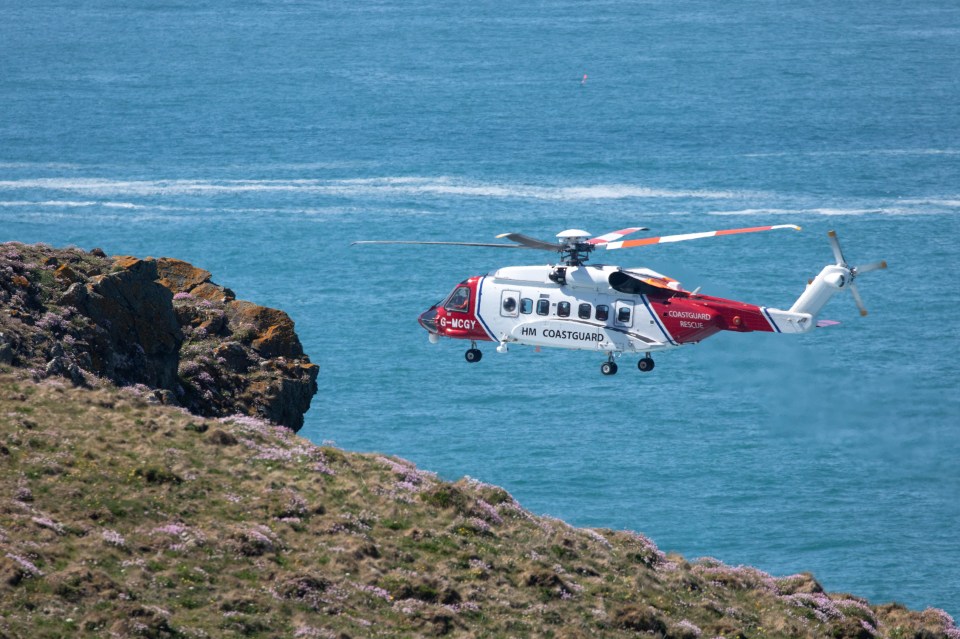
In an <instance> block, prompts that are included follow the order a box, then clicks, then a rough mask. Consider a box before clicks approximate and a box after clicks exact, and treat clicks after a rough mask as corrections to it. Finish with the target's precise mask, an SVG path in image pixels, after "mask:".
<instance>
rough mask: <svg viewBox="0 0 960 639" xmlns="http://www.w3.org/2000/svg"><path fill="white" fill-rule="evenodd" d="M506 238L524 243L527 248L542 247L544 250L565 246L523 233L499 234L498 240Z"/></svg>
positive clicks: (555, 249)
mask: <svg viewBox="0 0 960 639" xmlns="http://www.w3.org/2000/svg"><path fill="white" fill-rule="evenodd" d="M504 238H506V239H508V240H513V241H514V242H517V243H518V244H522V245H523V246H525V247H526V248H533V249H542V250H544V251H559V250H560V249H561V248H563V247H562V246H561V245H560V244H559V243H557V242H545V241H543V240H538V239H537V238H535V237H530V236H528V235H523V234H522V233H501V234H500V235H498V236H497V239H498V240H502V239H504Z"/></svg>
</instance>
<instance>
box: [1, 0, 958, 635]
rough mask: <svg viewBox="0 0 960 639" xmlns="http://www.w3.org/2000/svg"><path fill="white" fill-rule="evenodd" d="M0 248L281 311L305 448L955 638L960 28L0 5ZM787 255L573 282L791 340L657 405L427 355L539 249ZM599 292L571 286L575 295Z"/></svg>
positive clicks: (571, 362) (640, 12)
mask: <svg viewBox="0 0 960 639" xmlns="http://www.w3.org/2000/svg"><path fill="white" fill-rule="evenodd" d="M0 16H2V20H0V60H2V61H3V63H2V70H0V241H8V240H17V241H22V242H46V243H49V244H52V245H56V246H66V245H76V246H79V247H82V248H86V249H91V248H93V247H96V246H99V247H102V248H103V249H104V250H106V251H107V252H108V253H110V254H134V255H138V256H145V255H153V256H173V257H178V258H181V259H185V260H188V261H190V262H192V263H194V264H196V265H198V266H201V267H203V268H206V269H208V270H210V271H211V272H212V273H213V274H214V280H215V281H216V282H218V283H220V284H223V285H225V286H229V287H230V288H232V289H234V290H235V291H236V292H237V294H238V296H239V297H241V298H243V299H248V300H252V301H255V302H258V303H260V304H264V305H270V306H275V307H279V308H282V309H284V310H286V311H287V312H289V314H290V315H291V316H292V317H293V319H294V320H295V322H296V324H297V330H298V332H299V334H300V336H301V339H302V341H303V343H304V346H305V349H306V351H307V352H308V353H309V355H310V356H311V358H312V359H313V361H315V362H317V363H318V364H319V365H320V368H321V378H320V392H319V394H318V395H317V396H316V398H315V399H314V403H313V407H312V409H311V410H310V412H309V414H308V415H307V423H306V426H305V427H304V429H303V430H302V431H301V432H302V434H304V435H306V436H307V437H309V438H311V439H312V440H314V441H316V442H323V441H328V440H329V441H334V442H335V443H336V444H337V445H338V446H341V447H343V448H346V449H349V450H357V451H379V452H383V453H388V454H393V455H399V456H402V457H404V458H407V459H410V460H412V461H414V462H416V463H417V464H418V465H419V466H420V467H421V468H425V469H429V470H434V471H436V472H438V473H439V474H440V475H441V476H442V477H444V478H448V479H456V478H458V477H461V476H463V475H469V476H471V477H475V478H477V479H480V480H483V481H485V482H490V483H493V484H499V485H501V486H503V487H504V488H506V489H507V490H509V491H510V492H511V493H512V494H513V495H514V496H515V497H516V498H517V499H519V500H520V501H521V502H522V503H523V504H524V505H525V506H526V507H528V508H530V509H531V510H533V511H534V512H537V513H541V514H549V515H552V516H555V517H559V518H562V519H564V520H566V521H568V522H570V523H571V524H574V525H577V526H592V527H610V528H628V529H632V530H638V531H642V532H644V533H645V534H647V535H649V536H650V537H651V538H652V539H654V540H655V541H656V542H657V544H658V545H659V546H660V547H661V548H662V549H664V550H668V551H678V552H680V553H683V554H684V555H686V556H688V557H690V558H694V557H699V556H705V555H708V556H713V557H716V558H719V559H721V560H722V561H724V562H726V563H729V564H750V565H755V566H757V567H759V568H761V569H763V570H766V571H768V572H771V573H773V574H775V575H786V574H791V573H794V572H797V571H805V570H809V571H812V572H813V573H814V574H815V575H816V577H817V578H818V579H819V580H820V581H821V582H822V583H823V584H824V586H825V587H826V588H828V589H830V590H839V591H847V592H852V593H855V594H857V595H860V596H864V597H868V598H869V599H871V600H872V601H875V602H886V601H891V600H896V601H900V602H902V603H904V604H907V605H909V606H911V607H913V608H925V607H927V606H935V607H941V608H944V609H946V610H947V611H948V612H950V613H951V614H953V615H954V616H960V571H958V567H960V541H958V540H960V382H958V378H960V363H958V361H960V352H958V346H960V319H958V317H960V294H958V290H960V282H958V276H960V266H958V265H960V247H958V238H960V5H958V4H957V3H956V2H954V1H947V0H918V1H917V2H911V3H902V2H893V1H890V0H879V1H875V2H869V3H868V2H848V3H836V2H830V1H828V0H800V1H798V2H793V3H775V2H766V1H759V0H745V1H744V2H740V3H716V2H705V1H694V2H686V3H667V2H630V1H626V0H605V1H604V0H601V1H598V2H589V3H588V2H572V1H546V2H537V3H515V2H505V1H502V0H488V1H487V2H483V3H474V2H459V1H453V2H427V1H425V0H406V1H404V2H384V1H377V0H371V1H365V2H359V3H333V2H313V1H306V0H303V1H296V0H271V1H270V2H266V1H252V0H233V1H229V2H228V1H226V0H191V1H190V2H187V1H185V0H163V1H157V2H149V3H130V2H116V1H107V0H99V1H98V0H83V1H81V2H68V1H67V0H34V1H31V2H24V1H22V0H0ZM784 223H793V224H799V225H801V226H802V227H803V231H802V232H800V233H796V232H793V231H777V232H774V233H767V234H754V235H743V236H734V237H725V238H715V239H707V240H702V241H698V242H687V243H683V244H675V245H662V246H655V247H651V248H645V249H637V250H633V251H621V252H618V253H611V254H610V256H612V257H610V256H607V255H603V256H600V257H602V258H604V261H606V262H608V263H617V264H620V265H623V266H647V267H650V268H653V269H655V270H658V271H660V272H663V273H666V274H668V275H671V276H673V277H675V278H677V279H679V280H680V281H681V282H683V284H684V285H685V287H686V288H688V289H691V290H692V289H694V288H696V287H702V291H703V292H704V293H708V294H712V295H720V296H726V297H732V298H734V299H740V300H743V301H747V302H753V303H760V304H765V305H770V306H775V307H781V308H788V307H789V306H790V305H791V304H792V303H793V301H794V300H795V299H796V297H797V296H798V295H799V294H800V293H801V292H802V290H803V287H804V284H805V282H806V281H807V279H808V278H811V277H813V276H814V275H815V274H816V273H817V272H818V271H819V269H820V268H821V267H822V266H823V265H825V264H827V263H830V262H832V261H833V258H832V254H831V251H830V248H829V245H828V244H827V239H826V233H827V231H828V230H830V229H835V230H836V231H837V232H838V234H839V237H840V241H841V243H842V244H843V247H844V251H845V253H846V256H847V258H848V259H849V261H850V262H851V263H853V264H857V263H865V262H871V261H874V260H878V259H886V260H887V261H888V262H889V264H890V268H889V270H887V271H880V272H875V273H870V274H867V275H864V276H863V278H862V279H860V280H859V281H858V283H859V286H860V291H861V293H862V295H863V298H864V300H865V302H866V305H867V307H868V308H869V309H870V315H869V316H867V317H865V318H861V317H859V315H858V313H857V311H856V308H855V306H854V304H853V301H852V299H851V298H850V297H849V296H848V295H843V296H839V297H837V298H835V299H834V300H832V301H831V302H830V304H829V305H828V306H827V308H826V309H825V312H824V314H823V317H826V318H829V319H835V320H839V321H840V322H841V324H840V325H839V326H835V327H832V328H830V329H824V330H817V331H814V332H813V333H811V334H807V335H803V336H792V337H791V336H778V335H771V334H748V335H735V334H722V335H719V336H717V337H714V338H711V339H710V340H707V341H705V342H704V343H702V344H700V345H697V346H691V347H687V348H684V349H679V350H676V351H672V352H668V353H664V354H660V355H659V356H657V357H656V360H657V368H656V370H655V371H653V372H652V373H650V374H642V373H640V372H639V371H637V370H636V367H635V363H634V362H633V361H632V360H630V361H627V360H625V361H623V362H622V365H621V369H620V373H619V374H618V375H615V376H613V377H604V376H602V375H601V374H600V371H599V367H600V363H601V362H602V360H603V357H602V356H599V355H595V354H589V353H583V352H571V351H555V350H549V349H544V350H543V351H542V352H536V351H535V350H534V349H525V348H517V347H514V348H512V349H511V351H510V353H509V354H507V355H498V354H497V353H496V352H495V351H494V350H493V348H491V347H490V346H489V345H488V346H487V347H486V349H485V352H486V357H485V358H484V359H483V361H482V362H480V363H479V364H476V365H468V364H467V363H466V362H465V361H464V358H463V352H464V350H465V346H466V345H465V344H464V343H462V342H454V341H449V340H445V341H443V342H441V343H440V344H438V345H430V344H428V342H427V335H426V333H425V332H424V331H423V330H422V329H421V328H420V327H419V326H418V325H417V322H416V318H417V315H418V314H419V313H420V312H421V311H423V310H425V309H426V308H427V307H429V306H430V305H431V304H433V303H434V302H436V301H438V300H440V299H441V298H442V297H443V296H444V295H445V294H446V293H447V292H448V291H449V290H450V289H451V288H452V287H453V286H454V285H455V284H456V283H457V282H459V281H461V280H462V279H464V278H465V277H467V276H470V275H477V274H483V273H486V272H489V271H492V270H494V269H496V268H498V267H500V266H506V265H510V264H523V263H538V262H539V263H545V262H547V261H549V260H550V259H551V257H550V256H549V255H548V254H544V255H543V256H542V257H541V256H540V255H538V254H537V253H534V252H532V251H531V252H526V251H516V252H510V251H497V250H495V249H465V248H452V247H436V248H423V247H421V248H417V247H406V246H380V247H376V246H362V247H352V248H351V247H350V243H351V242H352V241H354V240H359V239H419V240H458V241H473V242H486V241H492V240H493V237H494V236H495V235H496V234H498V233H503V232H510V231H515V232H520V233H525V234H528V235H532V236H535V237H542V238H546V239H550V238H551V237H552V236H553V235H554V234H556V233H558V232H560V231H562V230H564V229H567V228H571V227H573V228H585V229H587V230H589V231H591V232H592V233H594V234H596V235H599V234H601V233H604V232H607V231H610V230H614V229H618V228H622V227H624V226H630V225H645V226H649V227H651V229H652V231H651V234H657V235H660V234H673V233H684V232H692V231H700V230H711V229H722V228H735V227H741V226H754V225H761V224H784ZM595 261H597V259H596V258H595Z"/></svg>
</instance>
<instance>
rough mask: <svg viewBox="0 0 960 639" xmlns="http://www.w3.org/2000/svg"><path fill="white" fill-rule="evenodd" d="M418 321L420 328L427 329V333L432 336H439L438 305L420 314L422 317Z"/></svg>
mask: <svg viewBox="0 0 960 639" xmlns="http://www.w3.org/2000/svg"><path fill="white" fill-rule="evenodd" d="M417 321H418V322H420V326H422V327H424V328H425V329H427V332H428V333H430V334H431V335H439V334H440V331H438V330H437V305H436V304H434V305H433V306H431V307H430V308H429V309H427V310H426V311H424V312H423V313H421V314H420V317H419V318H417Z"/></svg>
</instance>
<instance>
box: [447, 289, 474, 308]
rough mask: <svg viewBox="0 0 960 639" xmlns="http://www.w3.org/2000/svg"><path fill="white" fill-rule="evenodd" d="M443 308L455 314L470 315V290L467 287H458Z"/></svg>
mask: <svg viewBox="0 0 960 639" xmlns="http://www.w3.org/2000/svg"><path fill="white" fill-rule="evenodd" d="M443 308H444V309H446V310H448V311H453V312H454V313H469V312H470V289H469V288H467V287H466V286H458V287H457V288H456V289H454V291H453V293H451V294H450V297H449V298H447V301H446V303H445V304H444V305H443Z"/></svg>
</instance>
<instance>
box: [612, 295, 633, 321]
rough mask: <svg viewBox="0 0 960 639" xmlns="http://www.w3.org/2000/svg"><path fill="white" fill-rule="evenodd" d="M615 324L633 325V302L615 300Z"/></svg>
mask: <svg viewBox="0 0 960 639" xmlns="http://www.w3.org/2000/svg"><path fill="white" fill-rule="evenodd" d="M616 309H617V324H620V325H621V326H632V325H633V302H628V301H627V300H617V305H616Z"/></svg>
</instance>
